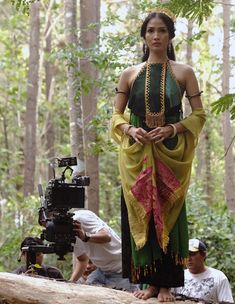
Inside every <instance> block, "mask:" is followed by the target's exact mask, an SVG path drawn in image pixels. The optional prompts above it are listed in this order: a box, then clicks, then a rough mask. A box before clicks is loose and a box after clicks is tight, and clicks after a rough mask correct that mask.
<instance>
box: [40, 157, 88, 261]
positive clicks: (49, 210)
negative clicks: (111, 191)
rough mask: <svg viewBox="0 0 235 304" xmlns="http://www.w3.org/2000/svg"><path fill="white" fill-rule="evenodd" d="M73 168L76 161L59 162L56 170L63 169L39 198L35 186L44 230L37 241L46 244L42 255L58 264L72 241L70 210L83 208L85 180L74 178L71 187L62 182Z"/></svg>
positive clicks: (84, 177)
mask: <svg viewBox="0 0 235 304" xmlns="http://www.w3.org/2000/svg"><path fill="white" fill-rule="evenodd" d="M76 164H77V159H76V157H66V158H62V159H60V160H59V163H58V167H64V166H65V167H66V168H65V170H64V171H63V172H62V176H61V178H59V179H56V178H54V179H52V180H50V181H49V182H48V185H47V187H46V190H45V196H43V191H42V186H41V185H39V186H38V190H39V195H40V198H41V208H40V209H39V219H38V222H39V224H40V225H42V226H44V227H45V229H44V230H43V231H42V234H41V239H42V240H47V241H48V242H49V243H50V244H49V247H50V249H48V251H47V249H45V251H44V252H48V253H56V254H57V255H58V256H59V258H58V259H59V260H64V255H65V254H66V253H68V252H72V251H73V244H74V243H75V241H76V238H75V232H74V230H73V215H74V214H73V213H71V212H69V209H71V208H84V205H85V188H84V187H85V186H88V185H89V183H90V179H89V177H88V176H75V177H74V178H73V179H72V182H71V183H66V182H65V172H66V171H67V170H70V171H71V172H73V170H72V168H71V167H70V166H74V165H76Z"/></svg>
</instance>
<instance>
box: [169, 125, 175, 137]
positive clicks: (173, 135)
mask: <svg viewBox="0 0 235 304" xmlns="http://www.w3.org/2000/svg"><path fill="white" fill-rule="evenodd" d="M167 126H171V127H172V128H173V134H172V135H171V136H169V138H173V137H175V135H176V134H177V129H176V126H175V125H174V124H167Z"/></svg>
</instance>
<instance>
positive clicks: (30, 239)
mask: <svg viewBox="0 0 235 304" xmlns="http://www.w3.org/2000/svg"><path fill="white" fill-rule="evenodd" d="M30 245H31V246H32V245H43V241H42V240H41V239H40V238H38V237H31V236H28V237H26V238H25V239H24V240H23V242H22V243H21V244H20V249H22V248H23V247H25V246H30Z"/></svg>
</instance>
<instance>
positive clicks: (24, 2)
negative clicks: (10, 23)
mask: <svg viewBox="0 0 235 304" xmlns="http://www.w3.org/2000/svg"><path fill="white" fill-rule="evenodd" d="M36 1H39V0H11V3H12V5H14V6H15V8H16V10H17V11H20V10H21V11H22V12H23V14H26V15H29V8H30V4H32V3H34V2H36Z"/></svg>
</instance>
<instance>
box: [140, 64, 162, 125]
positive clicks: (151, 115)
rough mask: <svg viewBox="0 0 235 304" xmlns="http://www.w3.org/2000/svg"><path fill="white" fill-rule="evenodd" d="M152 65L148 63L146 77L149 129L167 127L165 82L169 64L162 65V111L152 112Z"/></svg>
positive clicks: (146, 118)
mask: <svg viewBox="0 0 235 304" xmlns="http://www.w3.org/2000/svg"><path fill="white" fill-rule="evenodd" d="M150 70H151V63H148V62H147V63H146V77H145V123H146V125H147V126H148V127H149V128H156V127H162V126H164V125H165V82H166V70H167V62H164V63H162V69H161V76H160V77H161V80H160V92H159V96H160V100H159V101H160V111H159V112H151V109H150V82H151V71H150Z"/></svg>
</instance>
